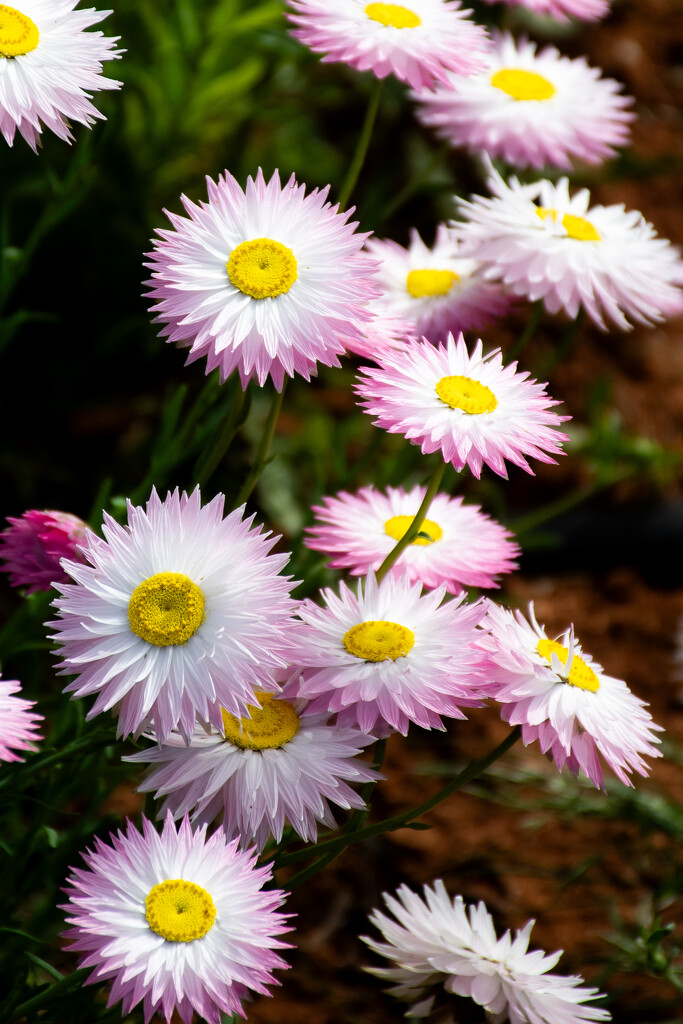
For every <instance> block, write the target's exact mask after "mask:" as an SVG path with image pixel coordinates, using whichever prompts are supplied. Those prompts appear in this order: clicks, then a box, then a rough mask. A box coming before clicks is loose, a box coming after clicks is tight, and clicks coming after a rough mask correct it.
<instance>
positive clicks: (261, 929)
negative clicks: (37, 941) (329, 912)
mask: <svg viewBox="0 0 683 1024" xmlns="http://www.w3.org/2000/svg"><path fill="white" fill-rule="evenodd" d="M142 829H143V831H142V835H141V834H140V833H139V832H138V831H137V829H136V828H135V827H134V826H133V824H132V823H131V822H128V827H127V829H126V832H125V833H123V832H119V833H118V834H117V835H115V836H114V835H113V836H111V837H110V838H111V840H112V845H109V844H108V843H105V842H103V841H102V840H101V839H96V840H95V848H94V850H93V851H92V852H91V851H86V852H85V853H84V854H83V860H84V861H85V868H73V869H72V874H71V876H70V877H69V879H68V880H67V888H66V890H65V891H66V893H67V896H68V899H69V902H68V903H67V904H66V905H65V906H64V907H63V909H64V910H65V911H66V913H67V923H68V924H69V925H70V927H69V929H68V931H67V932H66V933H65V937H66V939H67V940H68V947H67V948H69V949H71V950H73V951H75V952H77V953H79V954H80V955H81V957H82V960H83V964H84V966H88V967H92V968H93V971H92V974H91V975H90V976H89V977H88V979H87V981H86V984H92V983H101V982H102V981H108V982H109V983H110V984H111V985H112V996H111V999H110V1004H112V1003H114V1002H116V1001H117V1000H121V1002H122V1011H123V1014H124V1016H126V1017H127V1016H128V1014H129V1013H131V1011H132V1010H133V1008H134V1007H135V1006H137V1005H138V1004H139V1003H142V1008H141V1012H143V1011H144V1017H145V1020H149V1019H150V1018H151V1017H152V1016H153V1015H155V1014H158V1015H159V1016H160V1017H163V1018H164V1019H165V1020H166V1022H167V1024H170V1021H171V1018H173V1019H176V1017H177V1018H179V1019H180V1020H182V1021H183V1024H190V1022H191V1021H192V1020H193V1019H196V1018H195V1014H196V1017H197V1018H200V1019H201V1020H205V1021H211V1022H213V1024H218V1021H219V1020H220V1019H221V1017H222V1016H223V1015H226V1016H228V1017H231V1016H233V1015H237V1014H239V1015H241V1016H244V1010H243V1008H242V1000H243V999H244V997H245V995H246V994H247V992H248V991H252V992H258V993H261V994H265V995H268V994H269V993H268V989H267V987H266V986H267V985H270V984H272V983H273V982H274V980H275V979H274V978H273V971H274V970H275V969H276V968H281V967H287V964H286V963H285V962H284V961H283V960H282V958H281V957H280V956H279V955H278V953H277V952H276V950H278V949H280V948H282V947H284V946H286V945H287V943H285V942H282V940H281V939H279V938H278V936H279V935H280V934H282V932H285V931H287V930H288V928H287V926H286V924H285V921H286V915H285V914H282V913H279V912H278V908H279V907H280V905H281V903H282V900H283V896H284V893H283V892H282V891H281V890H280V889H272V888H268V889H264V886H265V885H267V884H268V883H269V882H271V881H272V878H271V873H270V871H269V870H268V868H257V867H256V864H255V855H254V854H253V853H242V852H240V851H239V850H238V849H237V848H236V843H235V842H232V843H228V842H227V840H226V838H225V836H224V835H223V833H222V832H221V831H220V830H219V831H218V832H216V833H214V835H212V836H211V837H210V838H207V835H206V826H205V827H204V828H201V829H198V830H197V831H196V832H193V830H192V828H191V826H190V822H189V820H188V818H187V816H186V817H185V818H184V820H183V822H182V824H181V825H180V827H179V828H176V826H175V825H174V823H173V819H172V817H171V815H170V814H169V815H167V816H166V819H165V822H164V827H163V831H162V833H161V835H159V834H158V833H157V832H156V831H155V829H154V827H153V826H152V824H151V823H150V822H149V821H148V820H147V819H146V818H145V817H143V819H142Z"/></svg>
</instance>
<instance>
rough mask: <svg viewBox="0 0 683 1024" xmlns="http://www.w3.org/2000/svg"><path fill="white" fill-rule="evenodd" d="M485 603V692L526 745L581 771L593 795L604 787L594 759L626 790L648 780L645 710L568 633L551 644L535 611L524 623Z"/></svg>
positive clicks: (649, 737) (652, 729)
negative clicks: (642, 779) (635, 775)
mask: <svg viewBox="0 0 683 1024" xmlns="http://www.w3.org/2000/svg"><path fill="white" fill-rule="evenodd" d="M487 603H488V613H487V617H486V621H485V623H484V627H485V628H486V629H487V630H488V632H487V633H486V634H485V635H484V636H483V638H482V640H481V647H482V650H484V651H486V653H487V656H488V664H487V666H486V676H487V679H488V680H489V681H490V684H491V685H490V687H489V688H488V691H487V692H488V694H489V695H490V696H491V697H493V698H494V699H495V700H497V701H498V702H499V703H500V704H502V705H503V707H502V710H501V716H502V718H503V719H504V720H505V721H506V722H509V723H510V725H521V727H522V740H523V741H524V743H525V744H529V743H533V742H535V741H538V743H539V744H540V747H541V750H542V751H543V753H544V754H546V753H547V754H548V756H550V757H552V758H553V760H554V761H555V764H556V765H557V767H558V768H559V769H560V770H561V769H562V768H563V767H564V765H565V764H566V766H567V768H568V769H569V770H570V771H571V772H572V774H574V775H577V774H578V772H579V771H582V772H583V774H584V775H585V776H587V778H589V779H590V780H591V782H592V783H593V785H595V786H597V787H598V788H599V789H604V787H605V783H604V777H603V771H602V765H601V763H600V758H599V756H598V755H601V756H602V758H603V759H604V761H605V763H606V764H607V765H608V767H609V768H611V770H612V771H613V772H614V774H615V775H616V776H617V778H618V779H619V780H620V781H621V782H623V783H624V785H626V786H632V785H633V782H632V781H631V779H630V777H629V776H630V773H631V772H634V771H636V772H638V774H639V775H647V774H648V771H649V768H648V765H647V764H646V763H645V761H644V760H643V757H644V756H646V755H647V756H648V757H661V753H660V751H659V750H658V749H657V748H656V747H655V746H653V744H655V743H659V742H660V741H659V737H658V736H657V735H656V732H661V731H662V730H661V726H659V725H655V723H654V722H653V721H652V717H651V715H650V714H649V712H647V711H646V710H645V708H646V707H647V705H646V704H645V703H644V702H643V701H642V700H639V699H638V697H636V696H635V695H634V694H633V693H631V691H630V690H629V688H628V686H627V685H626V683H624V682H623V681H622V680H621V679H615V678H614V677H613V676H608V675H607V674H606V673H605V672H604V671H603V669H602V667H601V666H600V665H598V664H597V662H594V661H593V659H592V658H591V657H590V655H588V654H584V653H583V651H582V650H581V645H580V644H579V642H578V641H577V640H576V638H575V637H574V630H573V627H570V628H569V629H568V630H567V631H566V632H565V633H564V634H563V635H562V636H560V637H558V639H557V640H551V639H549V638H548V637H547V636H546V633H545V630H544V629H543V627H542V626H539V624H538V623H537V622H536V619H535V618H534V613H533V607H531V608H530V618H531V624H530V623H529V622H527V620H526V619H525V618H524V616H523V615H522V614H521V612H519V611H515V612H512V611H508V610H507V609H505V608H499V607H498V606H497V605H495V604H493V602H491V601H489V602H487Z"/></svg>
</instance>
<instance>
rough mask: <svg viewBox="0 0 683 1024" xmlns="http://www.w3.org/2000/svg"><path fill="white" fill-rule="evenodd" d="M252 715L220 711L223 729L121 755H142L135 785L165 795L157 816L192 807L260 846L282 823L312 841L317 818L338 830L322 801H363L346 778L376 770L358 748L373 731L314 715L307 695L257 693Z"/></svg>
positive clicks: (198, 816)
mask: <svg viewBox="0 0 683 1024" xmlns="http://www.w3.org/2000/svg"><path fill="white" fill-rule="evenodd" d="M257 698H258V703H257V704H256V705H255V706H254V707H250V708H249V712H250V716H251V717H250V718H241V719H240V718H236V717H235V716H234V715H229V714H228V713H227V712H224V713H223V732H222V733H219V732H215V731H214V730H210V731H208V732H207V731H206V730H205V729H203V728H201V727H198V728H197V729H195V732H194V735H193V736H192V739H191V741H190V745H189V746H187V745H186V744H185V742H184V740H183V738H182V737H181V736H180V735H178V734H177V733H172V734H171V735H170V736H169V737H168V739H167V740H166V742H165V743H163V744H161V745H159V746H156V747H150V749H149V750H143V751H141V752H140V753H137V754H133V755H132V756H131V757H128V758H125V759H124V760H127V761H134V762H139V763H143V764H144V763H147V762H149V763H150V765H151V767H150V769H149V771H148V772H147V773H146V774H145V777H144V779H143V781H142V784H141V785H140V786H139V787H138V789H139V790H140V792H143V793H148V792H154V795H155V797H156V799H159V798H160V797H165V800H164V804H163V807H162V809H161V811H160V817H162V816H163V815H164V814H165V813H166V811H169V810H170V811H171V812H172V813H173V816H174V817H175V818H180V817H182V816H183V814H185V813H186V812H190V813H191V815H192V821H193V822H206V823H207V824H209V823H211V822H212V821H215V820H218V821H220V823H221V825H222V826H223V829H224V831H225V833H226V835H227V837H228V839H233V838H234V839H237V840H238V841H239V844H240V845H241V846H243V847H246V846H251V845H252V844H254V845H256V847H257V848H258V849H259V850H262V849H263V847H264V846H265V844H266V842H267V841H268V839H269V838H270V837H271V836H274V837H275V839H276V840H277V841H278V842H279V841H280V839H281V838H282V832H283V829H284V826H285V824H286V823H289V824H290V825H291V826H292V828H293V829H294V831H295V832H296V833H297V834H298V835H299V836H301V838H302V839H304V840H305V841H306V842H310V843H314V842H315V841H316V839H317V835H318V822H322V823H323V824H324V825H326V826H327V827H328V828H336V822H335V820H334V817H333V815H332V811H331V809H330V802H331V803H334V804H336V805H337V806H338V807H342V808H344V809H345V810H348V809H349V808H351V807H355V808H363V807H364V806H365V804H364V802H363V800H362V799H361V797H360V796H359V795H358V793H356V792H355V791H354V790H353V789H351V787H350V786H349V785H348V783H349V782H353V783H359V782H370V781H372V780H375V779H378V778H379V777H380V776H378V775H377V772H375V771H373V769H372V768H370V767H368V765H367V764H366V763H365V762H363V761H360V760H359V759H358V757H357V756H356V755H357V754H359V753H360V751H361V750H362V749H363V747H365V746H367V744H368V743H370V742H371V737H369V736H365V735H363V733H360V732H359V731H358V730H357V729H349V728H343V727H342V726H339V725H334V724H332V723H331V722H330V721H329V718H330V715H329V713H328V712H325V713H323V714H312V713H311V711H310V709H309V708H308V707H307V705H306V702H305V701H297V700H286V699H284V698H281V697H273V695H272V694H269V693H261V694H257Z"/></svg>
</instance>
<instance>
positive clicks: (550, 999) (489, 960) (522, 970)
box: [363, 879, 610, 1024]
mask: <svg viewBox="0 0 683 1024" xmlns="http://www.w3.org/2000/svg"><path fill="white" fill-rule="evenodd" d="M383 895H384V901H385V903H386V905H387V908H388V909H389V911H390V912H391V913H392V914H393V918H392V917H389V916H388V915H387V914H384V913H382V912H381V911H380V910H374V911H373V912H372V914H371V915H370V921H371V923H372V924H373V925H375V927H376V928H378V929H379V931H380V932H381V933H382V936H383V937H384V939H385V941H384V942H377V941H376V940H375V939H373V938H369V937H367V936H363V941H364V942H366V943H367V944H368V946H369V947H370V949H372V950H373V951H374V952H375V953H378V954H379V955H380V956H383V957H386V958H387V959H388V960H390V961H392V962H393V963H394V964H395V965H396V966H395V967H388V968H384V967H376V968H367V970H369V972H370V973H371V974H375V975H377V976H378V977H380V978H385V979H387V980H389V981H392V982H395V983H396V984H395V987H394V988H392V989H390V991H391V993H392V994H393V995H396V996H398V997H399V998H401V999H409V1000H413V999H421V998H422V997H423V996H424V995H425V994H427V997H428V998H427V1001H426V1005H425V1004H423V1007H422V1009H423V1013H420V1014H419V1015H420V1016H422V1015H423V1014H424V1012H429V1007H430V1005H431V1002H432V1000H433V996H430V995H429V992H430V989H431V990H432V991H434V989H435V987H436V986H438V987H439V988H443V989H445V990H446V992H449V993H451V994H452V995H457V996H465V997H467V998H469V999H472V1000H474V1002H475V1003H477V1005H478V1006H481V1007H483V1008H484V1010H485V1011H486V1015H487V1020H491V1021H492V1022H501V1024H502V1022H503V1021H506V1020H510V1021H511V1022H512V1024H581V1022H582V1021H596V1020H609V1019H610V1014H609V1013H608V1012H607V1011H606V1010H602V1009H599V1008H598V1007H595V1006H585V1005H584V1004H585V1003H586V1002H587V1000H589V999H596V998H598V997H600V995H601V994H600V992H598V990H597V989H595V988H584V987H582V982H583V978H582V977H581V976H580V975H571V976H565V975H561V974H549V973H548V972H549V971H550V970H551V969H552V968H553V967H555V965H556V964H557V962H558V961H559V959H560V957H561V955H562V950H558V951H557V952H555V953H551V954H550V955H546V954H545V953H543V952H542V951H541V950H540V949H538V950H534V951H532V952H529V949H528V947H529V938H530V936H531V930H532V928H533V926H534V921H529V922H528V923H527V924H526V925H525V926H524V928H522V929H521V930H519V931H517V932H516V933H515V936H514V938H513V937H512V935H511V933H510V931H509V930H508V931H506V932H505V933H504V934H503V935H502V936H501V937H500V938H498V936H497V934H496V929H495V926H494V923H493V919H492V917H491V915H490V914H489V912H488V910H487V909H486V905H485V904H484V903H483V902H480V903H479V904H477V905H476V906H475V905H474V904H470V905H469V906H468V905H466V904H465V903H464V901H463V899H462V896H455V897H453V899H451V898H450V897H449V895H448V893H447V892H446V888H445V886H444V884H443V882H442V881H441V880H440V879H437V880H436V881H435V882H434V886H433V888H432V887H430V886H428V885H425V887H424V897H420V896H419V895H418V893H416V892H413V891H412V890H411V889H409V888H408V886H407V885H402V886H400V888H399V889H398V891H397V893H396V896H390V895H389V894H388V893H384V894H383ZM416 1009H417V1008H416Z"/></svg>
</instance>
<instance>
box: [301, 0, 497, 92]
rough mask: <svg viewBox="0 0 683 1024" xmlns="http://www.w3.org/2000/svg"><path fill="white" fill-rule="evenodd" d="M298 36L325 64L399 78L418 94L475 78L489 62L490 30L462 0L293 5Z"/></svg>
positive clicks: (317, 0)
mask: <svg viewBox="0 0 683 1024" xmlns="http://www.w3.org/2000/svg"><path fill="white" fill-rule="evenodd" d="M289 8H290V10H289V11H288V12H287V17H288V18H289V20H290V21H291V22H292V24H293V25H295V26H296V28H295V29H294V31H293V32H292V35H293V36H295V37H296V38H297V39H299V40H300V41H301V42H302V43H303V44H304V45H305V46H308V47H310V49H311V50H313V52H314V53H322V54H324V56H323V58H322V59H323V60H324V61H341V62H343V63H344V64H349V65H350V66H351V67H353V68H357V69H358V70H359V71H368V70H370V71H372V72H373V74H374V75H376V76H377V78H385V77H386V76H387V75H391V74H393V75H396V77H397V78H399V79H400V80H401V81H402V82H407V83H408V84H409V85H411V86H412V87H413V88H414V89H420V88H423V87H424V88H431V87H432V86H433V85H434V83H435V82H438V81H444V80H445V79H446V77H447V75H448V73H449V72H451V71H453V72H455V73H456V74H459V75H470V74H473V73H474V72H476V71H478V70H479V69H480V68H481V67H482V66H483V63H484V54H485V53H486V51H487V49H488V37H487V35H486V32H485V30H484V29H483V28H482V27H481V26H479V25H476V24H475V23H474V22H472V21H470V20H469V19H468V17H467V16H468V15H469V14H470V13H471V12H470V11H465V10H462V7H461V4H460V3H459V2H458V0H408V2H407V3H405V4H384V3H367V2H366V0H336V2H335V3H333V4H332V3H329V2H328V0H289Z"/></svg>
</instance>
